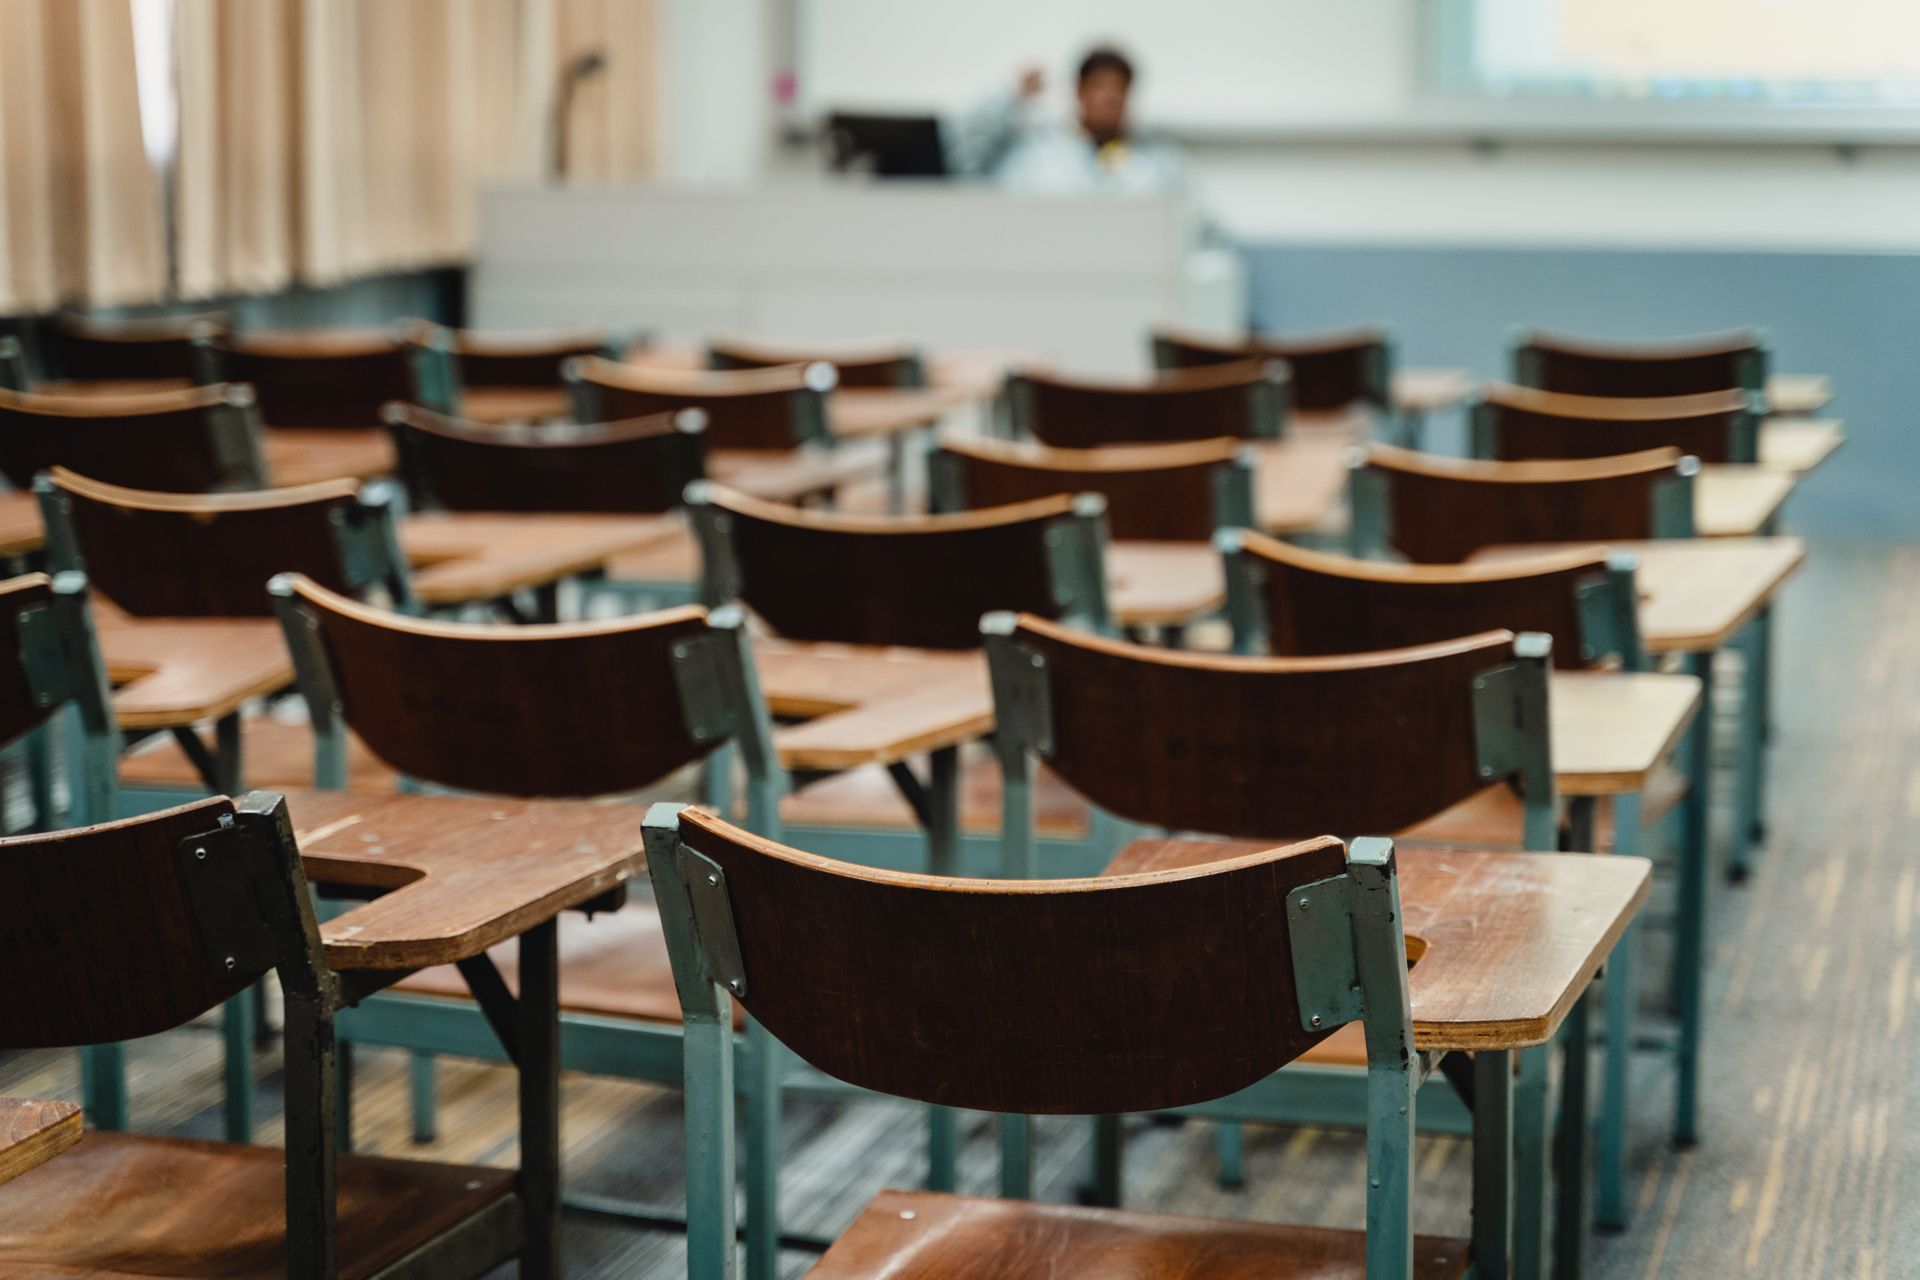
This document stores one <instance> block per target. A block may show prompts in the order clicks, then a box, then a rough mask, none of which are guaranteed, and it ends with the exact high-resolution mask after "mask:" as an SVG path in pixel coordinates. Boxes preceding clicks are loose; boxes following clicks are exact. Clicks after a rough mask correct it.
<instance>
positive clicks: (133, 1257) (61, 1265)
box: [0, 1133, 515, 1280]
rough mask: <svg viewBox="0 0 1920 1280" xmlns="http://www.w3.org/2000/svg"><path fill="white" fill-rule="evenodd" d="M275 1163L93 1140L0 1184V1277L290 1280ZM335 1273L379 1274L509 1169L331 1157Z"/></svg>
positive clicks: (160, 1144) (279, 1156)
mask: <svg viewBox="0 0 1920 1280" xmlns="http://www.w3.org/2000/svg"><path fill="white" fill-rule="evenodd" d="M285 1161H286V1157H285V1154H284V1153H283V1152H281V1151H280V1150H279V1149H278V1148H275V1147H254V1146H240V1145H237V1144H234V1143H227V1142H199V1141H194V1140H191V1139H186V1138H151V1137H143V1136H136V1135H133V1134H124V1133H90V1134H88V1135H87V1136H86V1137H85V1138H84V1139H83V1140H82V1141H81V1142H80V1144H79V1145H78V1146H76V1147H75V1148H74V1149H73V1150H72V1151H69V1152H67V1154H66V1155H64V1156H62V1157H61V1158H60V1159H58V1160H55V1161H53V1162H52V1163H50V1164H48V1165H46V1166H45V1167H43V1168H40V1169H36V1170H35V1171H34V1172H33V1173H32V1174H30V1175H28V1176H26V1177H22V1178H18V1179H15V1180H14V1181H13V1182H10V1183H8V1184H7V1185H6V1186H5V1187H0V1271H3V1272H4V1273H5V1274H7V1275H9V1276H16V1277H22V1280H53V1278H54V1277H67V1276H73V1277H78V1276H88V1277H100V1278H102V1280H108V1278H112V1280H118V1278H119V1277H131V1276H142V1277H149V1276H196V1277H203V1278H205V1280H276V1278H277V1277H280V1276H284V1275H286V1274H287V1258H286V1199H285V1191H284V1187H285V1185H286V1178H285V1174H284V1172H283V1170H284V1166H285ZM338 1169H339V1193H338V1195H339V1198H338V1204H339V1214H340V1218H339V1223H340V1226H339V1237H338V1240H339V1262H340V1275H341V1276H342V1277H347V1278H353V1277H366V1276H371V1275H374V1274H376V1273H378V1272H379V1271H380V1270H382V1269H383V1268H385V1267H387V1266H389V1265H391V1264H392V1263H394V1262H395V1261H397V1260H399V1259H400V1258H401V1257H403V1256H405V1255H406V1254H407V1253H408V1252H410V1251H411V1250H413V1249H415V1248H417V1247H419V1246H420V1245H422V1244H424V1243H425V1242H426V1241H428V1240H430V1239H432V1238H433V1237H434V1236H436V1235H438V1234H439V1233H440V1232H443V1231H445V1230H447V1229H448V1228H450V1227H452V1226H454V1225H455V1224H457V1223H459V1222H460V1221H462V1220H463V1219H465V1218H467V1217H469V1216H471V1215H472V1214H474V1213H476V1212H478V1211H479V1210H480V1209H482V1208H484V1207H485V1206H487V1205H489V1204H491V1203H493V1202H494V1201H496V1200H499V1199H500V1198H502V1197H503V1196H506V1195H508V1194H510V1193H511V1192H512V1190H513V1180H514V1175H515V1171H514V1170H512V1169H488V1168H474V1167H467V1166H459V1165H448V1164H435V1163H429V1162H427V1161H422V1160H391V1159H383V1158H378V1157H373V1156H351V1155H342V1156H341V1157H340V1158H339V1165H338Z"/></svg>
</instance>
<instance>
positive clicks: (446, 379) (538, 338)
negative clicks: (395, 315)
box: [410, 324, 627, 414]
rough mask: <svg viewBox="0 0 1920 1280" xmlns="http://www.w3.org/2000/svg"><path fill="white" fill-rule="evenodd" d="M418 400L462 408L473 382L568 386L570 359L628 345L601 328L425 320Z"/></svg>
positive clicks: (616, 354) (419, 337) (615, 352)
mask: <svg viewBox="0 0 1920 1280" xmlns="http://www.w3.org/2000/svg"><path fill="white" fill-rule="evenodd" d="M410 345H411V346H412V347H413V349H414V350H415V352H416V353H417V359H416V360H415V362H414V366H413V369H414V375H415V382H414V394H413V399H414V403H416V404H421V405H425V406H428V407H429V408H433V409H437V410H438V411H440V412H441V413H446V414H458V413H459V412H460V404H461V395H462V393H463V392H465V391H466V390H467V389H468V388H482V387H483V388H487V389H489V390H491V389H495V388H503V387H504V388H514V389H520V388H535V387H545V388H551V389H553V390H555V391H559V390H563V389H564V388H565V386H566V380H565V379H564V378H563V377H562V376H561V373H560V370H561V367H562V366H563V365H565V364H566V362H567V361H569V360H573V359H580V358H585V357H590V356H602V357H605V358H606V359H608V360H618V359H619V358H620V356H621V354H622V352H623V350H624V349H625V347H626V346H627V342H626V341H625V340H624V339H621V338H616V337H614V336H612V335H610V334H608V333H606V332H604V331H602V330H600V329H587V328H581V329H551V330H536V331H530V332H524V333H497V332H490V331H486V330H480V329H449V328H447V327H445V326H443V325H428V324H422V325H421V326H420V327H419V328H418V329H417V330H416V331H415V333H414V334H413V336H412V338H411V339H410Z"/></svg>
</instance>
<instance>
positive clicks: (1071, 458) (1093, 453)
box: [927, 436, 1251, 542]
mask: <svg viewBox="0 0 1920 1280" xmlns="http://www.w3.org/2000/svg"><path fill="white" fill-rule="evenodd" d="M1243 448H1245V445H1244V444H1243V443H1242V442H1241V441H1238V440H1230V439H1220V440H1196V441H1194V442H1193V443H1191V444H1185V443H1180V444H1142V445H1109V446H1107V447H1106V448H1103V449H1052V448H1049V447H1047V446H1046V445H1038V444H1026V443H1018V442H1012V441H1005V440H989V439H986V438H984V437H978V436H973V437H957V436H955V437H948V438H945V439H943V440H942V441H941V442H940V447H939V449H938V450H937V451H935V453H934V454H933V455H932V456H931V457H930V458H929V459H928V462H927V465H928V466H929V468H931V474H932V476H933V481H934V496H935V501H936V502H937V503H938V504H939V505H940V507H941V508H942V509H943V510H962V509H966V508H980V507H1003V506H1008V505H1010V504H1012V503H1016V502H1031V501H1033V500H1034V499H1035V498H1045V497H1051V496H1052V495H1054V494H1059V493H1097V494H1099V495H1101V496H1102V497H1104V498H1105V499H1106V500H1107V532H1108V534H1109V535H1110V536H1112V537H1115V538H1119V539H1122V540H1139V541H1149V542H1158V541H1171V542H1199V541H1204V540H1206V539H1207V538H1210V537H1212V536H1213V531H1214V528H1215V527H1216V525H1217V524H1218V523H1220V516H1221V514H1222V513H1221V510H1220V506H1221V498H1222V494H1221V488H1222V486H1224V485H1226V484H1228V483H1230V481H1229V480H1227V479H1226V478H1225V477H1223V474H1222V473H1223V472H1230V471H1231V470H1232V468H1234V467H1235V466H1236V465H1239V458H1240V452H1241V450H1242V449H1243ZM1244 518H1246V519H1251V513H1248V514H1247V515H1246V516H1245V517H1244Z"/></svg>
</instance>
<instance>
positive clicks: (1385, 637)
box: [1223, 529, 1609, 669]
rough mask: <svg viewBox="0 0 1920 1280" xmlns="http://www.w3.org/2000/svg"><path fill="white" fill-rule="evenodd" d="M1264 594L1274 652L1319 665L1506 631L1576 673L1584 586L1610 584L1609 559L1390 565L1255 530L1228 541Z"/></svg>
mask: <svg viewBox="0 0 1920 1280" xmlns="http://www.w3.org/2000/svg"><path fill="white" fill-rule="evenodd" d="M1223 543H1224V545H1226V546H1227V547H1228V548H1229V550H1228V554H1229V556H1230V557H1234V556H1238V557H1242V558H1243V563H1242V564H1241V565H1240V566H1239V567H1237V568H1236V567H1234V566H1231V565H1230V567H1229V570H1228V572H1229V575H1230V580H1231V575H1232V574H1234V573H1236V572H1240V573H1246V574H1248V575H1249V581H1250V582H1251V583H1253V584H1257V585H1256V586H1255V590H1256V591H1257V593H1258V595H1259V604H1260V605H1261V606H1262V607H1261V610H1260V612H1261V613H1262V615H1263V621H1264V623H1265V632H1266V638H1267V645H1266V647H1267V649H1268V650H1270V651H1271V652H1273V653H1275V654H1279V655H1281V656H1284V657H1318V656H1328V655H1333V654H1342V653H1364V652H1366V651H1368V650H1374V649H1400V648H1406V647H1409V646H1413V645H1425V644H1436V643H1439V642H1442V641H1446V640H1452V639H1454V638H1456V637H1458V636H1469V635H1476V634H1479V633H1481V632H1486V631H1495V630H1507V631H1513V632H1522V631H1538V632H1542V633H1544V634H1546V635H1550V636H1552V637H1553V656H1554V661H1555V665H1557V666H1560V667H1563V668H1568V669H1576V668H1579V667H1584V666H1587V665H1589V664H1590V663H1592V662H1593V661H1594V660H1595V659H1596V658H1597V657H1598V656H1600V655H1598V654H1596V653H1594V652H1591V651H1590V650H1589V648H1588V647H1587V644H1588V642H1587V638H1586V636H1585V634H1584V633H1585V630H1586V624H1585V617H1584V615H1583V613H1582V608H1581V602H1580V589H1581V586H1582V584H1585V583H1591V582H1594V581H1595V580H1597V579H1604V577H1605V575H1606V574H1607V572H1608V568H1609V562H1608V559H1607V556H1606V554H1605V553H1604V552H1598V551H1592V552H1589V551H1568V552H1561V553H1548V554H1545V555H1542V556H1540V557H1538V558H1529V559H1526V560H1516V561H1498V562H1495V563H1491V564H1472V565H1408V564H1383V563H1381V562H1380V561H1377V560H1353V559H1349V558H1348V557H1346V556H1335V555H1326V554H1324V553H1322V552H1318V551H1308V550H1305V549H1304V548H1301V547H1296V546H1293V545H1291V544H1289V543H1285V542H1281V541H1280V540H1279V539H1277V538H1269V537H1267V536H1265V535H1264V534H1260V533H1255V532H1253V531H1252V530H1247V529H1241V530H1236V531H1234V532H1233V533H1232V535H1231V536H1230V537H1228V538H1225V539H1223Z"/></svg>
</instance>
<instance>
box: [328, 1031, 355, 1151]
mask: <svg viewBox="0 0 1920 1280" xmlns="http://www.w3.org/2000/svg"><path fill="white" fill-rule="evenodd" d="M333 1093H334V1099H333V1145H334V1147H335V1148H336V1149H337V1150H338V1151H339V1152H340V1153H341V1154H342V1155H345V1154H347V1153H349V1152H351V1151H352V1150H353V1042H352V1041H351V1040H341V1041H339V1047H338V1048H337V1049H336V1050H335V1052H334V1064H333Z"/></svg>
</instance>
